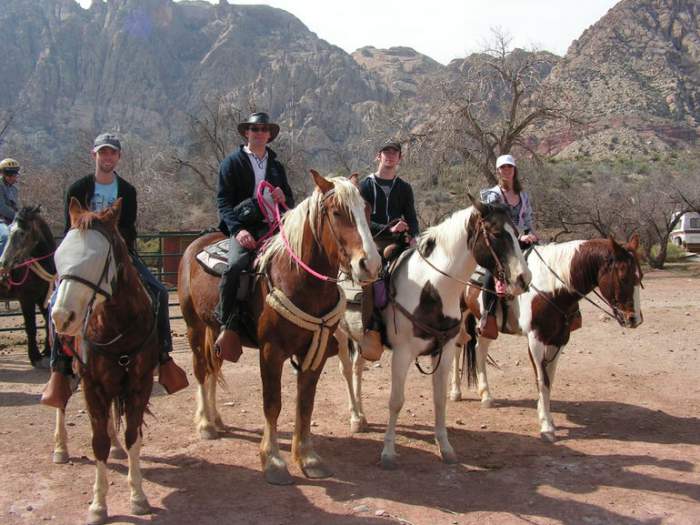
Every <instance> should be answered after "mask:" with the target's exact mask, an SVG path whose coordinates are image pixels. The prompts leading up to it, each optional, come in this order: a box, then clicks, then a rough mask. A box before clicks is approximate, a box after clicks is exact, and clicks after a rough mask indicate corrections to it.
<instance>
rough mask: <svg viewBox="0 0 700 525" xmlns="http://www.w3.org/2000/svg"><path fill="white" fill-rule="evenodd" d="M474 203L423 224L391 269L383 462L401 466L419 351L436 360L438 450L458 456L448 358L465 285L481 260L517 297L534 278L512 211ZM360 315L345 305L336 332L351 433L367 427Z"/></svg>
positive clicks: (450, 459)
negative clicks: (398, 446)
mask: <svg viewBox="0 0 700 525" xmlns="http://www.w3.org/2000/svg"><path fill="white" fill-rule="evenodd" d="M470 199H471V197H470ZM472 203H473V206H471V207H469V208H466V209H463V210H459V211H457V212H455V213H454V214H452V215H451V216H450V217H448V218H447V219H445V220H444V221H443V222H442V223H440V224H438V225H436V226H433V227H432V228H429V229H428V230H426V231H425V232H424V233H423V234H422V235H421V238H420V241H419V243H418V247H417V248H416V249H415V250H411V251H409V252H408V253H407V254H405V257H404V258H403V262H399V263H397V266H396V268H394V270H393V272H392V275H391V290H392V293H390V294H389V296H390V300H389V304H388V305H387V306H386V307H385V308H384V309H383V310H382V318H383V320H384V325H385V326H386V332H387V333H386V335H387V343H388V344H389V346H390V348H391V349H392V360H391V396H390V400H389V423H388V425H387V430H386V434H385V436H384V449H383V450H382V454H381V466H382V468H386V469H393V468H396V466H397V454H396V450H395V440H396V423H397V420H398V416H399V413H400V411H401V409H402V407H403V402H404V387H405V383H406V378H407V375H408V371H409V368H410V365H411V363H412V362H413V361H416V362H417V359H418V357H419V356H430V357H431V358H432V364H433V375H432V383H433V404H434V410H435V441H436V443H437V445H438V449H439V452H440V455H441V457H442V459H443V461H445V462H446V463H454V462H456V461H457V455H456V453H455V451H454V449H453V448H452V445H451V444H450V442H449V439H448V436H447V427H446V421H445V419H446V413H445V412H446V410H445V408H446V407H445V405H446V400H447V383H448V375H449V370H450V363H451V362H452V356H453V355H454V353H455V349H456V343H457V336H458V335H459V331H460V326H461V322H460V321H461V318H462V310H463V304H461V295H462V292H461V291H462V290H463V289H464V285H465V284H466V282H467V281H466V280H467V279H468V278H469V276H470V275H471V273H472V272H473V271H474V268H475V267H476V265H477V263H478V264H480V265H482V266H484V267H485V268H489V269H491V270H493V271H494V272H496V270H497V268H498V269H499V270H500V272H502V275H503V279H504V280H505V281H506V282H507V284H508V286H507V289H508V293H510V294H512V295H517V294H520V293H522V292H523V291H524V290H526V289H527V287H528V283H529V282H530V272H529V270H528V268H527V265H526V264H525V259H524V258H523V254H522V252H521V251H520V246H519V244H518V241H517V238H516V235H515V233H516V230H515V227H514V226H513V225H512V223H511V221H510V217H509V215H508V211H507V210H506V209H505V207H503V206H501V205H490V204H483V203H481V202H477V201H474V200H473V199H472ZM399 261H402V259H399ZM500 272H499V273H500ZM358 316H359V312H351V311H350V310H348V312H347V313H346V317H345V319H344V322H343V323H342V324H341V328H340V329H339V330H338V331H337V333H336V338H337V339H338V341H339V352H340V356H341V370H342V371H343V375H344V376H345V378H346V380H347V382H348V393H349V397H350V404H351V409H352V410H353V412H354V411H355V410H359V412H354V413H352V414H351V429H352V430H353V431H359V430H362V429H363V427H364V426H365V425H366V421H365V420H364V414H362V412H361V410H362V408H361V404H360V403H359V401H360V399H359V398H360V387H361V369H362V357H361V347H360V345H359V341H360V340H361V337H362V330H361V322H359V320H358V319H357V317H358ZM351 340H352V341H353V343H354V345H357V348H358V349H359V352H356V353H355V355H354V357H353V358H350V357H348V343H349V342H350V341H351ZM354 345H353V346H354ZM353 365H354V366H353ZM421 371H422V370H421Z"/></svg>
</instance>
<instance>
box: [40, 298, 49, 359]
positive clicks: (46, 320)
mask: <svg viewBox="0 0 700 525" xmlns="http://www.w3.org/2000/svg"><path fill="white" fill-rule="evenodd" d="M40 308H41V316H42V317H43V318H44V331H45V332H46V333H45V334H44V336H45V338H44V350H43V351H42V352H41V357H51V336H50V334H49V331H50V326H51V319H49V309H48V308H44V306H43V305H41V306H40Z"/></svg>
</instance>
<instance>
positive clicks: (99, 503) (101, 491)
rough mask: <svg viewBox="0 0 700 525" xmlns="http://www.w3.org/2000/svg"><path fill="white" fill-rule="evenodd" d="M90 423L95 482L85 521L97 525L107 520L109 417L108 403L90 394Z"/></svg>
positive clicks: (90, 524)
mask: <svg viewBox="0 0 700 525" xmlns="http://www.w3.org/2000/svg"><path fill="white" fill-rule="evenodd" d="M85 397H86V400H88V409H89V412H90V423H91V425H92V451H93V453H94V454H95V468H96V472H95V484H94V486H93V494H92V503H91V504H90V508H89V509H88V517H87V522H88V524H89V525H99V524H102V523H105V522H106V521H107V490H108V489H109V483H108V482H107V456H109V433H108V432H107V419H108V418H109V405H107V404H106V403H105V402H103V401H100V400H98V399H97V396H95V395H93V396H92V398H93V399H92V403H90V400H89V399H88V395H87V392H86V396H85Z"/></svg>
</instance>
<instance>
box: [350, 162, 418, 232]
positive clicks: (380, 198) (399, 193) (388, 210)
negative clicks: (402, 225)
mask: <svg viewBox="0 0 700 525" xmlns="http://www.w3.org/2000/svg"><path fill="white" fill-rule="evenodd" d="M360 193H361V194H362V197H364V199H365V200H366V201H367V202H368V203H369V205H370V206H371V207H372V215H371V216H370V221H371V222H370V225H369V227H370V230H371V231H372V234H373V235H376V234H377V233H379V232H380V231H381V230H382V229H384V227H386V225H387V224H389V223H390V222H391V221H393V220H394V219H400V218H403V220H405V221H406V223H407V224H408V231H409V233H410V234H411V236H412V237H415V236H416V235H418V219H417V218H416V207H415V204H414V202H413V189H411V185H410V184H409V183H408V182H406V181H405V180H403V179H400V178H399V177H395V178H394V183H393V185H392V187H391V190H390V191H389V205H388V206H387V198H386V196H385V193H384V190H383V189H382V188H381V187H380V186H379V184H378V183H377V182H376V181H375V176H374V175H370V176H369V177H367V178H366V179H364V180H363V181H362V182H361V183H360Z"/></svg>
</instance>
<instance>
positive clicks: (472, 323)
mask: <svg viewBox="0 0 700 525" xmlns="http://www.w3.org/2000/svg"><path fill="white" fill-rule="evenodd" d="M464 324H465V325H466V328H467V334H469V341H467V344H465V345H464V350H463V352H464V357H463V362H464V364H465V365H466V367H465V368H466V371H467V385H468V386H473V385H475V384H476V317H475V316H474V314H473V313H471V312H467V318H466V319H465V321H464ZM462 373H464V368H463V369H462Z"/></svg>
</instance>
